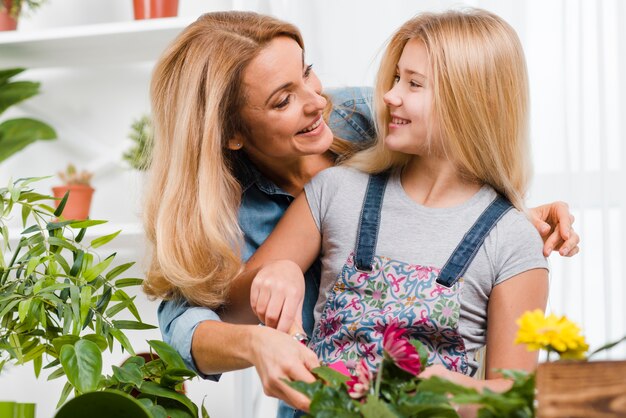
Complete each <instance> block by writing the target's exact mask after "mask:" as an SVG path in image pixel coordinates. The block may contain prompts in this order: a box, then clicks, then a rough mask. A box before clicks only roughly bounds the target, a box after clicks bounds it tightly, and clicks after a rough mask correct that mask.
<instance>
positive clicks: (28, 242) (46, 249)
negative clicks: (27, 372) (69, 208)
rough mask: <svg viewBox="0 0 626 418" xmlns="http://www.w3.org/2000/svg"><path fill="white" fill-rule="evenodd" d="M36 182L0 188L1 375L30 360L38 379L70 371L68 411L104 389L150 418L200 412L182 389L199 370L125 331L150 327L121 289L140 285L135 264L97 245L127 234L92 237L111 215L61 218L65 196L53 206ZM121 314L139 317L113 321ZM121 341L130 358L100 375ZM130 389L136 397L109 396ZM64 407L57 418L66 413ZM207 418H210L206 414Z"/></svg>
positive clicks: (107, 394)
mask: <svg viewBox="0 0 626 418" xmlns="http://www.w3.org/2000/svg"><path fill="white" fill-rule="evenodd" d="M37 180H38V179H35V178H27V179H19V180H17V181H15V182H9V184H8V185H7V187H4V188H0V250H1V252H0V372H1V371H2V367H3V366H4V365H6V364H8V363H11V364H20V365H22V364H26V363H31V364H32V367H33V369H34V372H35V375H36V376H39V374H40V373H41V371H42V369H50V370H52V372H51V373H50V375H49V377H48V379H56V378H61V377H65V378H66V379H67V383H66V384H65V387H64V388H63V391H62V393H61V396H60V401H59V405H62V404H64V403H65V401H66V400H67V399H68V398H69V396H70V395H71V394H72V392H73V393H74V394H75V395H76V397H75V398H74V399H72V400H71V401H70V402H68V405H69V404H70V403H71V406H68V407H67V408H70V411H75V410H76V409H75V408H78V409H80V408H85V403H89V404H91V403H92V402H93V397H94V396H96V397H97V396H103V397H106V398H107V399H113V400H115V399H117V400H118V401H119V402H126V403H128V402H129V399H130V402H135V403H138V404H140V406H139V407H138V410H146V411H148V414H149V415H148V416H150V417H153V418H165V417H167V416H170V417H197V416H198V413H199V408H198V407H197V406H196V405H194V404H193V403H192V402H191V401H190V400H189V399H188V398H187V397H186V396H185V395H184V394H181V393H179V392H178V390H179V389H180V388H181V386H182V383H183V382H184V381H185V380H188V379H190V378H192V377H193V376H195V374H194V373H193V372H192V371H190V370H188V369H186V367H185V365H184V363H183V361H182V359H181V358H180V356H179V355H178V354H177V353H176V352H175V351H174V350H173V349H172V348H171V347H169V346H168V345H167V344H165V343H163V342H161V341H150V342H149V344H150V346H151V347H152V349H153V350H154V351H155V352H156V354H157V355H158V357H159V358H156V356H155V358H154V359H153V360H152V361H146V360H145V359H144V358H141V357H139V356H135V352H134V349H133V347H132V345H131V344H130V341H129V339H128V338H127V337H126V335H125V334H124V330H129V329H132V330H141V329H150V328H154V327H153V326H152V325H148V324H145V323H143V322H142V321H141V318H140V315H139V312H138V311H137V308H136V306H135V303H134V299H135V298H134V297H131V296H129V294H128V293H126V291H125V289H126V288H128V287H133V286H139V285H140V284H141V283H142V280H141V279H138V278H132V277H124V276H123V274H124V273H125V272H126V271H127V270H128V269H129V268H130V267H131V266H132V265H133V264H134V263H125V264H120V265H115V263H114V261H115V257H116V254H115V253H112V254H109V255H107V256H105V257H104V256H101V255H100V254H99V252H98V251H101V250H100V248H101V247H103V246H104V245H106V244H107V243H109V242H110V241H111V240H113V239H114V238H115V237H116V236H117V235H118V234H119V233H120V232H121V231H117V232H114V233H111V234H108V235H104V236H100V237H96V238H93V239H89V240H86V236H87V231H88V230H90V229H91V228H94V227H96V226H97V225H101V224H103V223H105V221H100V220H87V221H77V220H67V221H60V222H59V221H55V219H56V218H58V217H62V213H63V210H64V208H65V205H66V204H67V195H66V196H65V197H64V198H63V199H62V200H61V201H60V203H59V205H58V207H57V208H56V209H55V208H53V207H52V203H53V202H54V201H55V199H54V198H53V197H51V196H46V195H42V194H39V193H37V192H36V191H35V190H34V189H33V188H32V187H31V185H32V183H34V182H35V181H37ZM11 218H18V219H19V220H21V224H22V228H23V230H22V231H21V233H20V234H19V237H18V238H16V239H14V241H13V243H12V242H11V241H10V238H11V237H10V231H9V228H8V221H9V220H10V219H11ZM89 235H91V234H89ZM96 250H98V251H96ZM122 312H127V313H130V314H131V315H132V316H133V317H134V319H133V320H122V319H117V318H118V317H119V314H120V313H122ZM118 344H119V345H121V347H122V349H123V350H125V351H127V352H128V353H130V354H131V355H132V356H133V357H131V358H130V360H128V361H126V362H125V363H124V365H123V366H121V367H114V368H113V373H112V375H110V376H109V375H103V374H102V352H103V351H104V350H106V349H113V347H114V346H116V345H118ZM133 391H138V396H139V399H138V400H134V399H132V398H129V397H128V396H125V395H124V396H115V395H111V393H113V394H115V393H126V394H128V393H131V392H133ZM94 392H95V393H96V394H95V395H94V394H93V393H94ZM98 394H101V395H98ZM85 395H89V396H88V397H87V398H88V399H85V398H83V396H85ZM86 401H89V402H86ZM111 402H113V401H111ZM111 402H108V404H109V405H110V406H111V408H115V407H116V405H117V404H115V403H111ZM104 404H107V402H104ZM81 405H82V406H81ZM64 408H65V406H64V407H63V408H61V410H60V411H59V414H60V415H59V416H60V417H63V416H68V415H67V413H69V412H62V411H64ZM202 409H203V408H202ZM83 410H84V409H83ZM88 411H89V414H90V415H93V411H91V409H88ZM106 412H107V410H103V411H99V412H98V413H106ZM63 414H66V415H63ZM81 416H87V413H85V414H81ZM93 416H94V417H95V416H96V415H93ZM104 416H106V415H104ZM109 416H114V415H109ZM203 416H208V415H207V414H206V412H205V411H203Z"/></svg>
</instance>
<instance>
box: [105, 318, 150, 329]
mask: <svg viewBox="0 0 626 418" xmlns="http://www.w3.org/2000/svg"><path fill="white" fill-rule="evenodd" d="M112 323H113V326H114V327H115V328H117V329H155V328H158V327H155V326H154V325H150V324H144V323H143V322H139V321H124V320H120V321H112Z"/></svg>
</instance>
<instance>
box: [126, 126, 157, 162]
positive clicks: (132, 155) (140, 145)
mask: <svg viewBox="0 0 626 418" xmlns="http://www.w3.org/2000/svg"><path fill="white" fill-rule="evenodd" d="M128 137H129V138H130V140H131V141H133V146H132V147H131V148H129V149H128V150H127V151H126V152H124V154H123V155H122V159H123V160H124V161H126V162H127V163H128V165H129V166H130V167H131V168H134V169H135V170H139V171H145V170H147V169H148V168H149V167H150V159H151V155H152V147H153V139H154V133H153V131H152V121H151V120H150V116H148V115H143V116H141V117H140V118H139V119H135V120H134V121H133V123H132V125H131V131H130V133H129V135H128Z"/></svg>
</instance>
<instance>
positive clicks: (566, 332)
mask: <svg viewBox="0 0 626 418" xmlns="http://www.w3.org/2000/svg"><path fill="white" fill-rule="evenodd" d="M517 324H518V325H519V330H518V331H517V338H516V339H515V343H517V344H526V345H527V348H528V350H529V351H535V350H541V349H544V350H549V351H556V352H557V353H559V355H560V357H561V358H562V359H584V358H585V353H586V352H587V350H588V349H589V346H588V345H587V343H586V342H585V337H584V336H582V335H581V333H580V328H579V327H578V326H577V325H576V324H575V323H573V322H571V321H570V320H569V319H567V318H566V317H565V316H561V317H557V316H556V315H554V314H550V315H548V316H544V314H543V312H542V311H541V310H539V309H537V310H534V311H532V312H526V313H524V315H522V316H521V317H520V318H519V319H518V320H517Z"/></svg>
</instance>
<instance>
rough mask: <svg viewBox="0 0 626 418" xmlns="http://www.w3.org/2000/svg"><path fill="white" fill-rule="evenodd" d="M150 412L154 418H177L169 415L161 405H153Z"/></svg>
mask: <svg viewBox="0 0 626 418" xmlns="http://www.w3.org/2000/svg"><path fill="white" fill-rule="evenodd" d="M148 411H150V415H152V417H153V418H168V417H170V418H175V417H174V416H171V415H168V413H167V410H165V408H163V407H162V406H161V405H151V406H150V407H149V408H148Z"/></svg>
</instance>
